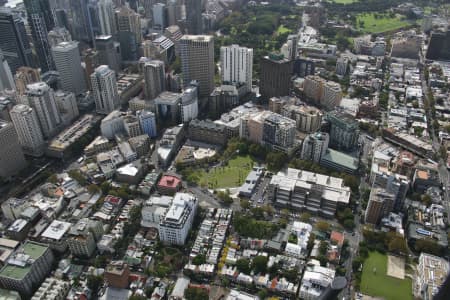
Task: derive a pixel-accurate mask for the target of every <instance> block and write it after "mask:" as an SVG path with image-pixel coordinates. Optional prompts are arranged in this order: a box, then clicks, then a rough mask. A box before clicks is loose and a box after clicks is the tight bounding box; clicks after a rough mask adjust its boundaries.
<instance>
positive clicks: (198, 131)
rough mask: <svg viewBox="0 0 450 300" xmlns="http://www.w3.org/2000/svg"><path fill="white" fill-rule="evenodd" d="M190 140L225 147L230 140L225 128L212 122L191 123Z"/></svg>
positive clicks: (198, 121) (196, 121)
mask: <svg viewBox="0 0 450 300" xmlns="http://www.w3.org/2000/svg"><path fill="white" fill-rule="evenodd" d="M188 138H189V139H191V140H194V141H199V142H203V143H208V144H214V145H221V146H223V145H225V144H226V143H227V139H228V137H227V132H226V128H225V126H224V125H221V124H216V123H214V122H213V121H211V120H205V121H200V120H192V121H191V122H190V123H189V131H188Z"/></svg>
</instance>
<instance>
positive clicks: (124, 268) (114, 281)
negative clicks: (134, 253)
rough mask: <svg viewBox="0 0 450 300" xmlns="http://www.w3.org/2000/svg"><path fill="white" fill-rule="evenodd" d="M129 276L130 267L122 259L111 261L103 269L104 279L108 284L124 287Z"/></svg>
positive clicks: (126, 285)
mask: <svg viewBox="0 0 450 300" xmlns="http://www.w3.org/2000/svg"><path fill="white" fill-rule="evenodd" d="M129 276H130V268H129V267H128V265H127V264H126V263H125V262H124V261H112V262H110V263H109V264H108V265H107V266H106V269H105V281H106V282H107V283H108V284H109V286H111V287H114V288H118V289H125V288H127V287H128V283H129V282H128V277H129Z"/></svg>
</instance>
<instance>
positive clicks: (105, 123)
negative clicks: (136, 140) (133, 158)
mask: <svg viewBox="0 0 450 300" xmlns="http://www.w3.org/2000/svg"><path fill="white" fill-rule="evenodd" d="M124 130H125V125H124V122H123V119H122V113H121V112H120V111H118V110H114V111H112V112H111V113H109V114H108V115H107V116H106V117H105V118H104V119H103V120H102V122H101V124H100V131H101V133H102V135H103V136H104V137H106V138H107V139H109V140H112V139H113V138H114V135H115V134H116V133H119V132H124Z"/></svg>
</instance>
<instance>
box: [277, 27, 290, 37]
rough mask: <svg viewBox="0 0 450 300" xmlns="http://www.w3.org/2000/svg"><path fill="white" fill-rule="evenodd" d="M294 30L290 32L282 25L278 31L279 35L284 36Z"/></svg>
mask: <svg viewBox="0 0 450 300" xmlns="http://www.w3.org/2000/svg"><path fill="white" fill-rule="evenodd" d="M291 31H292V30H290V29H289V28H286V27H284V25H280V26H279V27H278V29H277V34H278V35H280V34H283V33H290V32H291Z"/></svg>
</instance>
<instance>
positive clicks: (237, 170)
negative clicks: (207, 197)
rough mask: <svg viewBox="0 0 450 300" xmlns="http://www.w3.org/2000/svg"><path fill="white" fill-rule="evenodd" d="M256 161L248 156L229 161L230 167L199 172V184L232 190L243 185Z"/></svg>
mask: <svg viewBox="0 0 450 300" xmlns="http://www.w3.org/2000/svg"><path fill="white" fill-rule="evenodd" d="M252 163H254V161H253V159H252V158H251V157H250V156H249V155H247V156H236V157H234V158H233V159H231V160H229V161H228V166H225V167H217V168H212V169H209V170H199V171H198V172H199V174H198V175H199V178H200V180H199V184H200V185H205V186H206V187H208V188H214V189H217V188H230V187H238V186H240V185H242V183H243V182H244V180H245V178H246V177H247V175H248V173H250V170H251V169H252V166H253V164H252Z"/></svg>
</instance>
